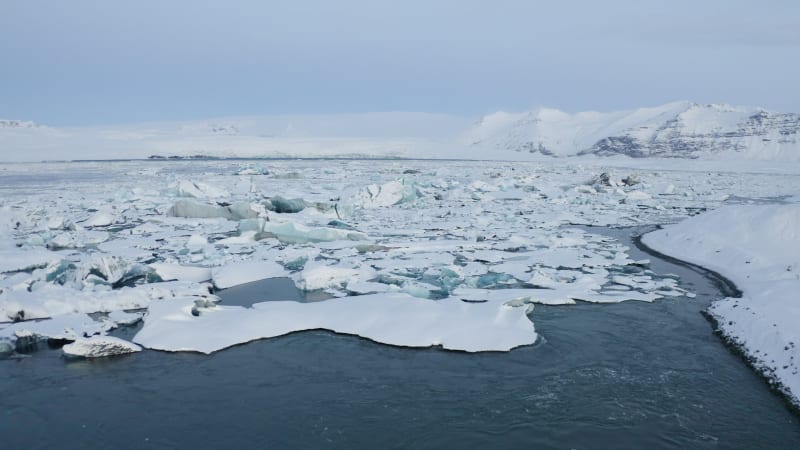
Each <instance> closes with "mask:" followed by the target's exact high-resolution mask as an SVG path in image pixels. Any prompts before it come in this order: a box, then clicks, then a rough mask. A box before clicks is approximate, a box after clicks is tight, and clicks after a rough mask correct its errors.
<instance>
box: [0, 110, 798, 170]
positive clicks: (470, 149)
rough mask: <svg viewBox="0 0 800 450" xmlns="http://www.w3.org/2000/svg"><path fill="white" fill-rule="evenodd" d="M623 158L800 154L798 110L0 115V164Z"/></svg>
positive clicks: (756, 157)
mask: <svg viewBox="0 0 800 450" xmlns="http://www.w3.org/2000/svg"><path fill="white" fill-rule="evenodd" d="M580 155H598V156H612V155H626V156H629V157H633V158H641V157H667V158H701V159H736V160H776V161H800V115H798V114H786V113H775V112H770V111H766V110H764V109H756V108H741V107H734V106H729V105H720V104H711V105H703V104H697V103H691V102H675V103H669V104H666V105H663V106H658V107H655V108H640V109H636V110H630V111H618V112H608V113H601V112H581V113H575V114H568V113H565V112H562V111H559V110H555V109H547V108H541V109H536V110H533V111H528V112H522V113H507V112H497V113H494V114H490V115H487V116H484V117H483V118H481V119H480V120H479V121H477V122H474V121H473V120H471V119H469V118H465V117H459V116H448V115H443V114H428V113H368V114H342V115H327V116H320V115H318V116H263V117H239V118H236V117H234V118H223V119H215V120H203V121H183V122H177V121H175V122H157V123H148V124H133V125H118V126H96V127H49V126H44V125H37V124H35V123H33V122H26V121H19V120H2V119H0V161H31V160H33V161H35V160H74V159H116V158H148V157H150V156H156V157H164V158H169V157H172V158H183V157H197V156H207V157H223V158H224V157H263V158H270V157H335V156H345V157H412V158H414V157H416V158H419V157H423V158H463V159H506V160H525V159H533V158H541V157H546V156H553V157H567V156H580Z"/></svg>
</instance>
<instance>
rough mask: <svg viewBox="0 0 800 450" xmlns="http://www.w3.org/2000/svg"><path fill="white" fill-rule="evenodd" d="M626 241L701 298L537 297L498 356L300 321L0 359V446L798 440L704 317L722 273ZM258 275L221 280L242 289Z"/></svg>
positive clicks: (234, 297) (686, 444) (799, 429)
mask: <svg viewBox="0 0 800 450" xmlns="http://www.w3.org/2000/svg"><path fill="white" fill-rule="evenodd" d="M594 231H595V232H599V231H602V230H594ZM603 232H606V233H608V232H613V233H615V234H616V235H617V237H619V238H620V239H623V241H625V240H627V241H628V242H630V236H629V235H630V233H631V231H630V230H622V231H619V230H618V231H613V230H612V231H609V230H605V231H603ZM632 253H633V257H634V258H636V259H639V258H645V257H648V258H650V259H651V260H652V261H653V262H652V268H653V269H654V270H655V271H656V272H659V273H675V274H678V275H680V277H681V283H682V286H683V287H685V288H688V289H690V290H691V291H693V292H695V293H697V294H698V296H697V298H695V299H685V298H675V299H666V300H661V301H657V302H655V303H653V304H646V303H638V302H628V303H623V304H618V305H594V304H579V305H575V306H561V307H544V306H537V307H536V309H535V311H534V313H533V320H534V322H535V326H536V329H537V331H538V332H539V333H540V334H541V335H542V336H543V340H542V341H541V342H539V343H537V344H536V345H534V346H530V347H524V348H519V349H516V350H513V351H511V352H509V353H489V354H466V353H458V352H447V351H442V350H438V349H427V350H419V349H405V348H396V347H390V346H385V345H378V344H375V343H372V342H370V341H367V340H365V339H361V338H358V337H352V336H341V335H336V334H333V333H328V332H323V331H311V332H301V333H295V334H292V335H289V336H284V337H280V338H275V339H269V340H262V341H258V342H253V343H249V344H246V345H241V346H237V347H234V348H231V349H228V350H224V351H221V352H218V353H216V354H213V355H210V356H202V355H197V354H170V353H162V352H155V351H144V352H142V353H140V354H136V355H132V356H128V357H120V358H112V359H106V360H99V361H73V362H66V361H65V360H63V359H62V358H61V356H60V351H57V350H44V351H39V352H36V353H34V354H33V355H32V356H31V357H28V358H22V359H18V360H6V361H0V375H1V376H2V380H3V381H2V383H0V406H2V408H1V409H0V410H1V411H2V413H0V414H2V415H0V447H2V448H9V449H15V448H20V449H22V448H24V449H33V448H56V447H58V448H82V449H88V448H159V449H161V448H577V449H582V448H649V449H653V448H701V449H702V448H781V449H783V448H798V447H800V420H798V417H797V415H795V414H793V413H792V412H791V411H790V410H789V408H788V407H787V406H786V404H785V402H784V401H783V399H782V398H780V397H779V396H778V395H776V394H775V393H773V392H771V391H770V389H769V387H768V385H767V383H766V382H765V381H764V380H763V379H761V378H760V377H759V376H757V375H756V374H755V373H754V372H753V371H751V370H750V369H749V368H748V367H747V366H746V365H745V364H744V362H743V361H742V360H741V358H740V357H739V356H736V355H735V354H733V353H732V352H731V351H730V350H729V349H727V348H726V347H725V346H724V345H723V344H722V342H721V341H720V339H719V338H718V337H717V336H715V335H714V334H713V333H712V329H711V326H710V324H709V323H708V322H707V321H706V320H705V319H704V318H703V317H702V316H701V314H700V311H702V310H704V309H705V308H706V306H707V305H708V303H709V302H710V301H711V300H712V299H714V298H718V297H719V296H720V292H719V290H718V288H717V287H715V285H714V284H713V283H711V282H710V281H709V280H708V279H707V278H705V277H703V276H701V275H699V274H698V273H696V272H694V271H693V270H691V269H689V268H686V267H682V266H677V265H674V264H670V263H668V262H665V261H661V260H657V259H656V258H653V257H652V256H648V255H643V254H641V253H639V251H638V250H636V249H632ZM258 286H259V285H252V286H246V287H243V288H241V289H239V290H238V291H237V290H231V291H228V292H225V291H223V292H221V295H222V296H223V298H224V301H227V302H228V303H236V302H240V303H241V302H243V301H248V300H251V299H252V297H253V295H254V292H253V291H254V289H257V288H258ZM261 288H262V289H261V290H262V291H263V290H266V291H270V290H271V291H272V292H265V293H263V295H260V297H261V298H259V300H268V299H269V297H273V298H274V297H276V296H277V297H283V298H287V297H289V296H292V295H294V296H295V297H294V299H296V300H305V299H304V298H302V296H301V294H299V293H297V292H296V291H294V290H293V289H294V288H293V287H292V286H291V285H289V284H286V283H281V282H273V283H272V284H270V285H269V287H268V289H263V288H264V286H261ZM257 295H258V294H257ZM133 332H134V330H127V333H129V334H132V333H133ZM129 337H130V336H129Z"/></svg>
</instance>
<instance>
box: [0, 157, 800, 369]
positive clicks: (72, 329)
mask: <svg viewBox="0 0 800 450" xmlns="http://www.w3.org/2000/svg"><path fill="white" fill-rule="evenodd" d="M262 164H263V165H264V166H259V168H258V170H255V171H254V170H243V166H242V163H241V162H231V161H150V162H147V163H142V162H137V161H128V162H125V161H119V162H103V163H94V162H82V163H47V164H14V165H9V166H8V167H3V169H4V171H2V172H0V179H2V178H3V177H5V176H10V178H8V179H9V180H13V182H9V183H10V184H9V183H6V184H9V185H8V186H4V191H3V196H2V197H0V346H3V348H5V347H7V346H9V345H11V346H14V345H15V343H18V342H19V340H20V339H22V340H23V341H24V340H26V339H33V340H35V339H60V340H71V341H80V342H81V344H80V345H78V346H76V347H70V348H81V349H83V350H81V352H84V353H86V354H91V353H93V352H96V353H102V352H103V351H104V350H102V348H105V347H104V345H105V344H99V345H98V346H96V347H97V348H95V349H92V348H90V347H91V345H89V343H86V342H84V341H82V340H83V339H90V338H91V339H94V340H99V339H100V337H103V336H106V335H107V334H108V332H109V331H110V330H111V329H112V328H113V327H115V326H121V325H123V324H124V323H129V322H130V321H136V320H139V316H138V315H140V314H142V313H144V314H146V315H145V319H144V325H143V329H142V330H141V332H140V333H139V335H137V336H136V342H137V343H138V344H140V345H143V346H145V347H151V348H159V349H164V350H192V351H199V352H211V351H216V350H219V349H222V348H225V347H228V346H231V345H236V344H240V343H243V342H248V341H251V340H254V339H260V338H266V337H273V336H280V335H282V334H286V333H291V332H293V331H301V330H307V329H317V328H322V329H327V330H331V331H334V332H339V333H346V334H355V335H359V336H362V337H365V338H368V339H371V340H374V341H376V342H382V343H386V344H391V345H398V346H411V347H426V346H441V347H442V348H446V349H457V350H463V351H470V352H471V351H506V350H510V349H512V348H514V347H517V346H520V345H526V344H530V343H532V342H534V341H535V340H536V336H537V335H536V332H535V327H534V322H535V320H536V317H535V311H534V312H533V313H531V309H532V308H533V304H537V305H549V306H559V307H561V306H564V307H574V306H572V305H576V304H579V303H581V302H596V303H617V302H622V301H645V302H652V301H685V300H686V299H687V298H691V296H692V294H691V293H690V292H687V291H686V290H684V289H682V288H681V287H680V286H679V283H678V281H677V280H676V279H675V278H674V277H671V276H666V275H661V274H658V273H656V272H654V271H653V270H651V269H650V268H649V265H648V261H637V260H634V259H633V258H631V256H630V253H629V249H628V248H627V247H626V246H625V245H623V244H622V243H620V242H619V241H618V240H616V239H613V238H610V237H606V236H603V235H601V234H597V233H593V232H590V231H587V229H586V228H578V227H576V225H593V226H635V225H640V224H653V223H656V224H663V223H673V222H676V221H679V220H682V219H686V218H688V217H691V216H693V215H695V214H697V213H698V212H700V211H703V210H706V209H714V208H718V207H719V206H721V205H723V204H725V203H733V202H739V203H746V202H747V201H748V200H747V199H752V198H767V197H775V196H790V195H796V193H797V192H798V191H799V190H800V188H798V187H799V186H800V182H798V177H797V176H794V175H792V174H789V173H781V174H771V173H768V174H759V173H740V172H709V171H707V170H704V171H701V172H699V171H694V170H693V169H692V167H691V166H688V165H687V166H685V167H680V166H675V164H672V166H675V167H673V169H674V170H672V171H669V172H662V171H657V170H653V169H652V168H643V169H637V168H636V167H635V165H633V164H632V163H631V164H628V163H626V164H628V166H626V167H621V168H613V167H605V166H603V165H602V164H600V163H598V162H597V161H593V160H577V163H576V162H575V161H570V162H546V163H541V162H540V163H533V164H532V163H506V162H463V161H446V162H435V161H359V160H348V161H292V160H282V161H270V162H269V163H268V164H267V163H263V162H262ZM266 166H268V167H266ZM40 173H46V174H47V176H46V177H39V176H38V175H37V174H40ZM86 174H91V177H84V175H86ZM256 175H258V176H256ZM110 180H113V185H114V186H115V188H114V189H113V190H109V189H108V188H107V186H108V185H109V184H108V183H106V182H105V181H110ZM15 183H16V184H15ZM793 270H794V269H793ZM274 277H284V278H289V279H291V280H292V281H293V282H294V284H295V286H296V287H297V288H298V289H300V290H302V291H310V292H312V293H313V294H314V295H315V296H316V297H318V298H328V299H329V300H325V301H321V302H318V303H307V304H302V303H295V302H288V301H278V302H267V303H258V304H256V305H255V306H253V307H252V308H243V307H234V306H227V305H225V304H224V302H222V303H220V299H219V297H217V296H216V295H215V294H214V292H216V291H215V289H225V288H228V287H232V286H236V285H239V284H243V283H249V282H252V281H256V280H260V279H264V278H274ZM316 291H321V292H316ZM317 294H319V295H317ZM220 295H222V294H220ZM259 297H260V299H261V300H263V299H264V298H266V297H265V296H263V295H261V296H259ZM549 306H547V307H549ZM538 307H539V306H537V308H538ZM128 310H138V311H140V312H137V313H133V314H134V316H130V313H124V312H123V311H128ZM137 314H138V315H137ZM126 321H127V322H126ZM12 322H13V323H12ZM23 343H24V342H23ZM92 345H93V344H92ZM111 347H113V348H117V347H115V346H113V345H110V346H109V348H111ZM76 352H77V350H76Z"/></svg>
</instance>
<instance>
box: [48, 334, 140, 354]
mask: <svg viewBox="0 0 800 450" xmlns="http://www.w3.org/2000/svg"><path fill="white" fill-rule="evenodd" d="M62 351H63V352H64V356H66V357H70V358H102V357H106V356H117V355H126V354H129V353H136V352H140V351H142V348H141V347H139V346H138V345H136V344H134V343H131V342H128V341H126V340H123V339H119V338H115V337H112V336H92V337H90V338H79V339H76V340H75V341H74V342H72V343H70V344H67V345H65V346H64V347H62Z"/></svg>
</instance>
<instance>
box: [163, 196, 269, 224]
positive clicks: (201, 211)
mask: <svg viewBox="0 0 800 450" xmlns="http://www.w3.org/2000/svg"><path fill="white" fill-rule="evenodd" d="M168 213H169V215H170V216H173V217H185V218H193V219H214V218H222V219H228V220H242V219H253V218H256V217H258V213H257V212H256V211H253V209H252V208H251V207H250V204H249V203H244V202H239V203H234V204H232V205H229V206H218V205H210V204H208V203H200V202H197V201H194V200H178V201H177V202H175V204H174V205H172V207H171V208H170V209H169V211H168Z"/></svg>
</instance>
